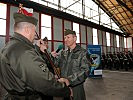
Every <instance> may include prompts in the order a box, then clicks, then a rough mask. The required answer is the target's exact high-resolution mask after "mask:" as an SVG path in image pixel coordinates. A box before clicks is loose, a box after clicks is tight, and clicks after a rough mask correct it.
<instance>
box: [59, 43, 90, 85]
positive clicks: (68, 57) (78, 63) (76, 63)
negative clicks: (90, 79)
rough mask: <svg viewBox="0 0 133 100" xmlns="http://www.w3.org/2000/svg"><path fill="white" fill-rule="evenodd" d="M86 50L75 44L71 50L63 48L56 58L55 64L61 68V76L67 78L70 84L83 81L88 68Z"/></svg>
mask: <svg viewBox="0 0 133 100" xmlns="http://www.w3.org/2000/svg"><path fill="white" fill-rule="evenodd" d="M86 56H87V51H86V50H85V49H83V48H81V47H80V46H79V45H77V46H76V47H75V48H74V49H73V50H72V51H71V52H69V50H64V51H62V52H61V54H60V55H59V57H58V58H57V59H58V60H57V65H58V67H60V69H61V77H66V78H68V79H69V81H70V83H71V86H75V85H78V84H80V83H82V82H84V81H85V79H86V78H87V72H88V70H89V61H88V59H87V57H86Z"/></svg>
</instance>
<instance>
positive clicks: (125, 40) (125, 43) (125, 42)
mask: <svg viewBox="0 0 133 100" xmlns="http://www.w3.org/2000/svg"><path fill="white" fill-rule="evenodd" d="M124 47H125V48H127V38H125V37H124Z"/></svg>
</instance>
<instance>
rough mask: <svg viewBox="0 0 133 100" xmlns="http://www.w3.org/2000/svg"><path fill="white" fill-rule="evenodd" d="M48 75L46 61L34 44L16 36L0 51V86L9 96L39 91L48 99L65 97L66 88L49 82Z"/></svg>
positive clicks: (67, 89)
mask: <svg viewBox="0 0 133 100" xmlns="http://www.w3.org/2000/svg"><path fill="white" fill-rule="evenodd" d="M48 74H49V70H48V68H47V65H46V62H45V61H44V60H43V59H42V58H41V57H40V56H39V54H38V52H36V50H35V48H34V45H33V44H32V43H31V42H30V41H29V40H28V39H27V38H25V37H23V36H22V35H20V34H18V33H15V34H14V36H13V37H12V38H11V40H10V42H9V43H8V44H7V45H6V46H5V47H4V48H3V49H2V50H1V51H0V83H1V84H2V85H3V86H4V88H5V89H6V90H7V91H8V92H9V94H11V95H18V96H26V95H31V94H32V93H33V94H37V93H38V92H41V93H43V94H44V95H49V96H69V94H70V90H69V88H68V87H66V86H64V85H63V84H61V83H58V82H57V81H56V80H55V79H53V77H52V76H53V74H52V73H50V74H51V75H50V76H51V77H49V78H48ZM29 91H30V92H29ZM29 100H37V99H36V98H32V99H29Z"/></svg>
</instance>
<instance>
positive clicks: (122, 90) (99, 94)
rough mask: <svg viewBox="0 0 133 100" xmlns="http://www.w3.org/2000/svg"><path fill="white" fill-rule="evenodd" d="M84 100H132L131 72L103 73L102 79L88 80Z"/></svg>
mask: <svg viewBox="0 0 133 100" xmlns="http://www.w3.org/2000/svg"><path fill="white" fill-rule="evenodd" d="M84 86H85V91H86V98H87V99H86V100H133V72H120V71H108V70H104V71H103V78H97V79H92V78H88V79H87V80H86V82H85V84H84Z"/></svg>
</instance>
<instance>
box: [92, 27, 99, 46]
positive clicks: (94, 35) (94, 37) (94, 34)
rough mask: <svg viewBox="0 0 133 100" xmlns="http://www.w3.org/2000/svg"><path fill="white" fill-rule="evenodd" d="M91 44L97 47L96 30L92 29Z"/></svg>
mask: <svg viewBox="0 0 133 100" xmlns="http://www.w3.org/2000/svg"><path fill="white" fill-rule="evenodd" d="M93 44H94V45H98V39H97V29H94V28H93Z"/></svg>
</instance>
